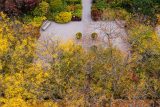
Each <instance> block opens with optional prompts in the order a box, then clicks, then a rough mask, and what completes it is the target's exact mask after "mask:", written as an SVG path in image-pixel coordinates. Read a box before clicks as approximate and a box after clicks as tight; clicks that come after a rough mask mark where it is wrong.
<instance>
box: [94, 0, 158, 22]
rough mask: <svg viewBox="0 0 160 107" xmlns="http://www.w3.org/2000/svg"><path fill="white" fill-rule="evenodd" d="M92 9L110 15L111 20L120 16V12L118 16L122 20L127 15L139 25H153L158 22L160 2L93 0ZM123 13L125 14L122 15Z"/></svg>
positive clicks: (146, 0)
mask: <svg viewBox="0 0 160 107" xmlns="http://www.w3.org/2000/svg"><path fill="white" fill-rule="evenodd" d="M92 8H93V10H94V11H95V9H96V10H97V11H99V10H102V11H103V13H105V14H111V17H112V18H113V17H114V18H117V16H118V15H120V14H121V13H120V14H119V12H122V15H120V18H122V19H125V18H126V15H127V14H128V16H130V15H132V18H134V19H136V20H138V21H139V22H141V23H147V24H151V25H155V24H156V23H157V21H158V17H157V14H159V13H160V10H159V8H160V0H93V6H92ZM112 9H113V10H112ZM124 11H126V12H125V13H123V12H124ZM126 13H127V14H126ZM117 14H118V15H117ZM121 16H122V17H121ZM128 16H127V17H128ZM92 17H94V15H92ZM95 17H97V15H96V16H95ZM108 17H110V15H108V16H107V18H108ZM107 18H106V19H107ZM93 20H94V19H93Z"/></svg>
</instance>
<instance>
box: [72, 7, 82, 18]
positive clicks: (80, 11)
mask: <svg viewBox="0 0 160 107" xmlns="http://www.w3.org/2000/svg"><path fill="white" fill-rule="evenodd" d="M73 16H77V17H79V18H81V17H82V10H81V9H77V10H75V11H74V12H73Z"/></svg>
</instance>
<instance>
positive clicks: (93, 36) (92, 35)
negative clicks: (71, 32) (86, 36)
mask: <svg viewBox="0 0 160 107" xmlns="http://www.w3.org/2000/svg"><path fill="white" fill-rule="evenodd" d="M97 37H98V34H97V33H96V32H94V33H92V34H91V38H92V39H93V40H95V39H97Z"/></svg>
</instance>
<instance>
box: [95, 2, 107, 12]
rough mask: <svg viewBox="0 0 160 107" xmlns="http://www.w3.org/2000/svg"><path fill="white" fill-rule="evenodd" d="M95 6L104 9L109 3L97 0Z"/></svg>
mask: <svg viewBox="0 0 160 107" xmlns="http://www.w3.org/2000/svg"><path fill="white" fill-rule="evenodd" d="M95 6H96V7H97V9H100V10H103V9H105V8H106V7H107V3H106V1H105V0H97V2H96V4H95Z"/></svg>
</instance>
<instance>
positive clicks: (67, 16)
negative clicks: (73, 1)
mask: <svg viewBox="0 0 160 107" xmlns="http://www.w3.org/2000/svg"><path fill="white" fill-rule="evenodd" d="M71 19H72V14H71V12H60V13H59V14H58V15H56V16H55V22H57V23H67V22H70V21H71Z"/></svg>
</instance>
